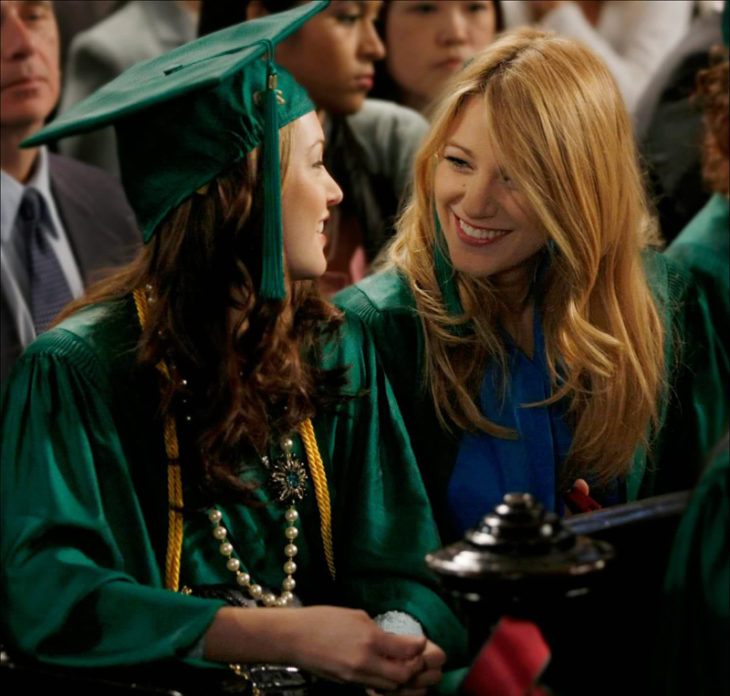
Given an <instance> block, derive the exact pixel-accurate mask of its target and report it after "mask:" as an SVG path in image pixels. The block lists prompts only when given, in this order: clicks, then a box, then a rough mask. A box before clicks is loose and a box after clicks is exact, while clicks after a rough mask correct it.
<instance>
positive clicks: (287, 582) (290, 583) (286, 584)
mask: <svg viewBox="0 0 730 696" xmlns="http://www.w3.org/2000/svg"><path fill="white" fill-rule="evenodd" d="M281 586H282V587H283V588H284V589H285V590H287V592H288V591H289V590H293V589H294V588H295V587H296V586H297V581H296V580H295V579H294V578H293V577H291V576H289V577H288V578H284V581H283V582H282V583H281Z"/></svg>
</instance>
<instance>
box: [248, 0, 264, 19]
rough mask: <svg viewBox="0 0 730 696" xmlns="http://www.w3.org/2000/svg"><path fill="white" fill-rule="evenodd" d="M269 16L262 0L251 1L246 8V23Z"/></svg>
mask: <svg viewBox="0 0 730 696" xmlns="http://www.w3.org/2000/svg"><path fill="white" fill-rule="evenodd" d="M268 14H269V13H268V12H267V11H266V8H265V7H264V3H262V2H261V0H251V2H249V3H248V5H247V6H246V21H248V20H249V19H258V18H259V17H266V16H267V15H268Z"/></svg>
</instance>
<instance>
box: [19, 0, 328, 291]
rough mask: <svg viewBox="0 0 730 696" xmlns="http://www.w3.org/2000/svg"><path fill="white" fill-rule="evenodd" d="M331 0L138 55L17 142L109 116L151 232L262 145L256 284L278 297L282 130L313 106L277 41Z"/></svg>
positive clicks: (127, 184)
mask: <svg viewBox="0 0 730 696" xmlns="http://www.w3.org/2000/svg"><path fill="white" fill-rule="evenodd" d="M328 4H329V0H324V1H321V2H310V3H307V4H305V5H301V6H297V7H295V8H293V9H291V10H288V11H286V12H280V13H275V14H271V15H268V16H266V17H262V18H260V19H255V20H252V21H249V22H244V23H242V24H237V25H235V26H232V27H228V28H226V29H222V30H221V31H218V32H215V33H213V34H209V35H207V36H204V37H202V38H200V39H198V40H197V41H193V42H191V43H188V44H185V45H184V46H180V47H179V48H177V49H175V50H173V51H170V52H169V53H166V54H165V55H163V56H159V57H157V58H153V59H151V60H147V61H144V62H143V63H139V64H137V65H135V66H133V67H132V68H130V69H129V70H127V71H125V72H124V73H122V74H121V75H120V76H119V77H117V78H116V79H115V80H113V81H111V82H109V83H108V84H106V85H104V86H103V87H102V88H101V89H99V90H98V91H96V92H95V93H94V94H92V95H91V96H90V97H88V98H87V99H85V100H84V101H82V102H80V103H79V104H77V105H76V106H74V107H73V108H72V109H70V110H69V111H67V112H66V113H64V114H63V115H62V116H60V117H59V118H58V119H56V120H55V121H53V122H52V123H51V124H49V125H48V126H46V127H45V128H44V129H43V130H41V131H40V132H39V133H37V134H35V135H33V136H32V137H30V138H28V139H27V140H26V141H24V143H23V146H26V147H32V146H35V145H40V144H42V143H47V142H49V141H53V140H58V139H60V138H65V137H66V136H69V135H75V134H78V133H84V132H86V131H91V130H95V129H97V128H101V127H103V126H107V125H113V126H114V128H115V130H116V135H117V148H118V152H119V163H120V168H121V176H122V183H123V185H124V189H125V191H126V193H127V197H128V198H129V202H130V204H131V205H132V208H133V209H134V211H135V213H136V215H137V220H138V222H139V224H140V226H141V228H142V233H143V236H144V240H145V242H148V241H149V240H150V239H151V238H152V236H153V234H154V232H155V229H156V228H157V226H158V225H159V224H160V222H161V221H162V220H163V218H164V217H165V216H166V215H167V214H168V213H169V212H170V210H172V209H173V208H175V207H176V206H177V205H179V204H180V203H181V202H182V201H183V200H185V199H186V198H187V197H188V196H190V195H192V194H193V193H194V192H195V191H197V190H198V189H199V188H201V187H202V186H204V185H205V184H207V183H208V182H209V181H211V180H212V179H214V178H215V177H216V176H217V175H218V174H220V172H222V171H223V170H224V169H226V167H228V166H229V165H230V164H232V163H233V162H236V161H238V160H240V159H241V158H242V157H244V156H245V155H246V154H247V153H249V152H250V151H251V150H253V149H254V148H255V147H257V146H258V145H262V146H263V160H262V161H263V167H264V196H265V200H264V214H263V217H264V220H263V244H262V248H263V258H262V273H261V287H260V288H259V294H260V296H261V297H262V298H264V299H283V298H284V297H285V294H286V293H285V288H284V268H283V258H282V253H283V252H282V236H281V173H280V167H279V135H278V130H279V128H281V127H282V126H285V125H286V124H287V123H290V122H291V121H294V120H296V119H297V118H299V117H300V116H303V115H304V114H306V113H308V112H309V111H312V110H313V109H314V108H315V107H314V105H313V104H312V102H311V101H310V100H309V97H308V96H307V93H306V91H305V90H304V89H303V88H302V87H301V86H300V85H298V84H297V83H296V82H295V81H294V78H293V77H292V76H291V75H289V73H287V72H286V71H285V70H283V69H282V68H280V67H277V66H275V65H274V63H273V57H274V47H275V46H276V44H277V43H278V42H279V41H282V40H283V39H285V38H287V37H288V36H289V35H291V34H292V33H293V32H294V31H296V30H297V29H298V28H299V27H300V26H302V24H304V23H305V22H306V21H307V20H308V19H309V18H310V17H312V16H313V15H314V14H316V13H317V12H320V11H321V10H323V9H324V8H325V7H327V5H328Z"/></svg>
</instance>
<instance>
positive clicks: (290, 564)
mask: <svg viewBox="0 0 730 696" xmlns="http://www.w3.org/2000/svg"><path fill="white" fill-rule="evenodd" d="M284 572H285V573H286V574H287V575H294V573H296V572H297V564H296V563H294V561H287V562H286V563H285V564H284Z"/></svg>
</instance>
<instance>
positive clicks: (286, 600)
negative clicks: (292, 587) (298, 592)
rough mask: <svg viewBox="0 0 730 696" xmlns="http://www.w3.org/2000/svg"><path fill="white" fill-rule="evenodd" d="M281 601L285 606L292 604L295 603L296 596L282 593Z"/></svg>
mask: <svg viewBox="0 0 730 696" xmlns="http://www.w3.org/2000/svg"><path fill="white" fill-rule="evenodd" d="M279 599H281V601H282V602H283V603H284V606H286V605H287V604H291V603H292V601H294V595H293V594H292V593H291V592H282V593H281V595H280V597H279Z"/></svg>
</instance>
